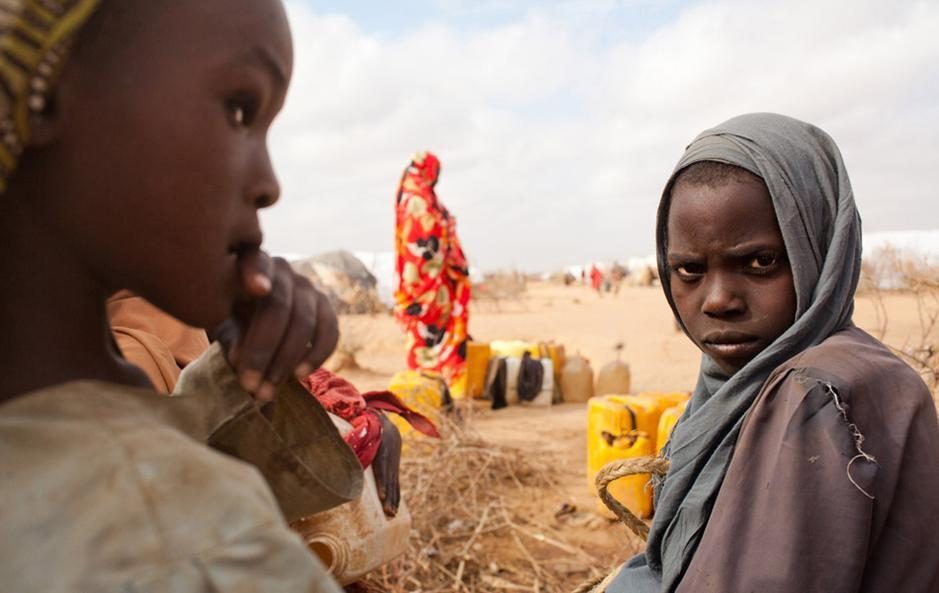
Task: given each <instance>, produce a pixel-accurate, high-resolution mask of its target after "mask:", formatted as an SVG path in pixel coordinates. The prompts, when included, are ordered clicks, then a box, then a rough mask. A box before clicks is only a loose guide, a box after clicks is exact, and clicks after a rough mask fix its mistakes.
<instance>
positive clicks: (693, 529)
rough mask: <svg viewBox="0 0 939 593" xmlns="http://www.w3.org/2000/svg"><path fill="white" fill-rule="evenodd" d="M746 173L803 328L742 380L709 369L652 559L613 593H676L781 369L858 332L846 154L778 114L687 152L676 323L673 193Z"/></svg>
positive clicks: (663, 207)
mask: <svg viewBox="0 0 939 593" xmlns="http://www.w3.org/2000/svg"><path fill="white" fill-rule="evenodd" d="M701 161H717V162H721V163H727V164H730V165H736V166H738V167H741V168H743V169H746V170H747V171H750V172H751V173H753V174H754V175H757V176H758V177H760V178H762V179H763V181H764V182H765V183H766V186H767V188H768V189H769V193H770V196H771V197H772V200H773V207H774V208H775V210H776V218H777V220H778V221H779V228H780V230H781V231H782V236H783V240H784V241H785V244H786V252H787V254H788V256H789V262H790V264H791V266H792V273H793V279H794V283H795V289H796V299H797V312H796V319H795V322H794V323H793V324H792V326H791V327H790V328H789V329H788V330H786V332H785V333H784V334H783V335H782V336H780V337H779V338H777V339H776V341H775V342H773V343H772V344H771V345H770V346H769V347H767V348H766V350H764V351H763V352H761V353H760V354H759V355H758V356H757V357H756V358H754V359H753V360H752V361H750V363H748V364H747V365H746V366H745V367H743V368H742V369H740V370H739V371H737V372H736V373H735V374H733V375H732V376H728V375H727V374H726V373H724V372H723V371H721V370H720V368H719V367H718V366H717V364H716V363H715V362H714V361H713V360H712V359H711V358H709V357H708V356H707V355H705V356H703V357H702V361H701V371H700V374H699V376H698V384H697V386H696V387H695V391H694V394H693V396H692V398H691V402H690V404H689V406H688V408H687V410H686V411H685V414H684V416H683V417H682V419H681V420H680V422H679V423H678V425H677V426H676V427H675V430H674V432H673V433H672V437H671V439H670V441H669V445H668V448H667V453H666V454H667V455H668V456H669V457H670V459H671V469H670V470H669V472H668V475H667V476H666V477H665V480H664V482H662V483H661V484H660V485H659V488H658V490H657V497H656V510H655V519H654V520H653V523H652V529H651V531H650V533H649V541H648V546H647V548H646V553H645V556H644V557H637V558H634V559H633V560H632V561H631V562H630V563H629V565H628V567H627V568H626V569H624V570H623V571H622V572H621V573H620V575H619V576H618V577H617V578H616V580H615V581H614V582H613V584H612V585H611V586H610V587H608V588H607V591H609V592H610V593H616V592H624V593H625V592H629V593H645V592H646V591H648V592H650V593H651V592H653V591H655V592H656V593H658V592H659V591H661V592H666V593H671V592H672V591H674V590H675V589H676V587H677V586H678V583H679V581H680V580H681V578H682V576H683V574H684V572H685V570H686V569H687V568H688V565H689V564H690V562H691V559H692V557H693V556H694V553H695V550H696V549H697V546H698V542H699V541H700V540H701V536H702V534H703V533H704V528H705V526H706V525H707V522H708V518H709V517H710V513H711V509H712V508H713V506H714V501H715V499H716V497H717V493H718V491H719V490H720V486H721V482H722V481H723V479H724V475H725V474H726V472H727V466H728V465H729V464H730V459H731V456H732V455H733V452H734V445H735V443H736V441H737V436H738V434H739V432H740V426H741V425H742V424H743V420H744V417H745V416H746V414H747V412H748V411H749V410H750V407H751V406H752V404H753V402H754V401H755V400H756V397H757V395H758V394H759V392H760V389H761V388H762V386H763V383H764V382H765V381H766V379H767V378H768V377H769V375H770V374H771V373H772V371H773V370H774V369H775V368H776V367H778V366H779V365H780V364H782V363H783V362H785V361H786V360H788V359H789V358H792V357H793V356H795V355H796V354H798V353H800V352H802V351H803V350H805V349H806V348H809V347H811V346H814V345H816V344H818V343H820V342H822V341H823V340H824V339H825V338H827V337H828V336H830V335H831V334H833V333H835V332H837V331H838V330H841V329H843V328H845V327H847V326H849V325H851V316H852V313H853V311H854V292H855V289H856V287H857V282H858V278H859V276H860V270H861V220H860V217H859V216H858V213H857V210H856V208H855V205H854V194H853V192H852V191H851V182H850V181H849V180H848V173H847V171H846V170H845V167H844V163H843V162H842V159H841V153H840V152H839V151H838V147H837V146H836V145H835V142H834V141H833V140H832V139H831V137H830V136H828V134H826V133H825V132H823V131H822V130H820V129H818V128H816V127H815V126H812V125H810V124H807V123H804V122H801V121H798V120H795V119H792V118H789V117H785V116H782V115H776V114H771V113H754V114H749V115H742V116H740V117H735V118H734V119H731V120H729V121H727V122H725V123H723V124H721V125H719V126H717V127H716V128H713V129H710V130H707V131H705V132H703V133H702V134H701V135H700V136H698V137H697V138H696V139H695V140H694V142H692V143H691V145H690V146H689V147H688V149H687V150H686V151H685V154H684V156H682V158H681V160H680V161H679V163H678V166H677V167H675V171H674V172H673V173H672V177H671V179H670V180H669V182H668V185H666V187H665V191H664V193H663V195H662V201H661V203H660V205H659V214H658V226H657V241H656V243H657V255H658V266H659V274H660V276H659V277H660V278H661V279H662V287H663V288H664V290H665V296H666V298H668V302H669V304H671V306H672V310H673V311H675V312H676V318H677V311H676V309H675V303H674V301H673V300H672V297H671V288H670V286H669V270H668V268H667V265H666V253H667V248H668V234H667V221H668V209H669V200H670V197H671V189H672V184H673V183H674V181H675V178H676V176H677V174H678V172H679V171H681V170H682V169H684V168H685V167H687V166H689V165H691V164H694V163H697V162H701Z"/></svg>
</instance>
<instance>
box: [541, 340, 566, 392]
mask: <svg viewBox="0 0 939 593" xmlns="http://www.w3.org/2000/svg"><path fill="white" fill-rule="evenodd" d="M541 358H550V359H551V365H552V367H553V368H554V382H555V384H557V385H560V384H561V371H563V370H564V363H565V362H567V356H566V354H565V352H564V345H563V344H558V343H556V342H546V343H542V344H541Z"/></svg>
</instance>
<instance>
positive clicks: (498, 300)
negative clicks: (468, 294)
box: [473, 272, 528, 311]
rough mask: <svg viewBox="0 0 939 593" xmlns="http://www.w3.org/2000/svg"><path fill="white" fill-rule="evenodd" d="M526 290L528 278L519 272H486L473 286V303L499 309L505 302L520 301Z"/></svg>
mask: <svg viewBox="0 0 939 593" xmlns="http://www.w3.org/2000/svg"><path fill="white" fill-rule="evenodd" d="M527 290H528V280H527V279H526V278H525V276H524V275H523V274H521V273H519V272H499V273H495V274H486V277H485V278H484V280H483V281H482V282H481V283H478V284H476V285H475V286H473V304H474V305H489V306H490V307H491V308H492V309H494V310H496V311H501V310H502V305H503V304H504V303H506V302H514V303H521V302H522V297H523V296H524V295H525V292H526V291H527Z"/></svg>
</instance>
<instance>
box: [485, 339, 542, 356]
mask: <svg viewBox="0 0 939 593" xmlns="http://www.w3.org/2000/svg"><path fill="white" fill-rule="evenodd" d="M489 348H490V350H491V355H492V356H504V357H512V358H521V357H522V356H524V355H525V353H526V352H528V353H530V354H531V355H532V358H539V357H540V356H541V347H540V346H539V345H538V344H536V343H534V342H525V341H522V340H495V341H493V342H490V343H489Z"/></svg>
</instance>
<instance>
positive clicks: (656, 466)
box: [596, 457, 668, 541]
mask: <svg viewBox="0 0 939 593" xmlns="http://www.w3.org/2000/svg"><path fill="white" fill-rule="evenodd" d="M666 472H668V459H664V458H662V457H638V458H636V459H621V460H619V461H614V462H612V463H609V464H607V465H605V466H604V467H603V469H601V470H600V471H599V472H598V473H597V482H596V483H597V493H599V495H600V500H602V501H603V504H605V505H606V506H607V508H609V509H610V510H611V511H613V514H614V515H616V516H617V518H619V520H620V521H622V522H623V523H624V524H625V525H626V527H628V528H629V530H630V531H632V532H633V533H635V534H636V535H638V536H639V537H640V538H641V539H642V541H646V540H647V539H649V526H648V525H646V524H645V523H644V522H643V521H642V519H640V518H639V517H637V516H636V515H634V514H632V511H630V510H629V509H628V508H626V506H625V505H624V504H623V503H621V502H620V501H618V500H616V499H615V498H613V495H612V494H610V493H609V490H608V488H609V486H610V484H611V483H613V482H615V481H616V480H618V479H620V478H625V477H626V476H634V475H636V474H653V475H658V476H664V475H665V474H666Z"/></svg>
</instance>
